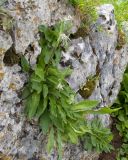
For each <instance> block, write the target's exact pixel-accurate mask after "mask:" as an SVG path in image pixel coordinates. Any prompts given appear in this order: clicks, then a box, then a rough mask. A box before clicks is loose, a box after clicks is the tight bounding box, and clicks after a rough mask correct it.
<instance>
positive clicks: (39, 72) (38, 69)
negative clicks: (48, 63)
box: [35, 66, 44, 80]
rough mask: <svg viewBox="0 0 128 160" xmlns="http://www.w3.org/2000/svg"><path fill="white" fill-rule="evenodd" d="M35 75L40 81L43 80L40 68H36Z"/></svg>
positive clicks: (42, 72)
mask: <svg viewBox="0 0 128 160" xmlns="http://www.w3.org/2000/svg"><path fill="white" fill-rule="evenodd" d="M35 74H36V75H37V76H39V77H40V79H41V80H44V70H43V68H42V67H39V66H38V67H36V69H35Z"/></svg>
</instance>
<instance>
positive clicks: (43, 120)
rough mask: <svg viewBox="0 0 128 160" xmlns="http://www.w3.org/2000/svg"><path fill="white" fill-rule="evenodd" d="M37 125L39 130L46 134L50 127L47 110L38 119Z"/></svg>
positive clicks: (50, 122)
mask: <svg viewBox="0 0 128 160" xmlns="http://www.w3.org/2000/svg"><path fill="white" fill-rule="evenodd" d="M39 125H40V128H41V129H42V132H43V133H44V134H47V132H48V131H49V128H50V127H51V126H52V121H51V119H50V116H49V112H48V110H45V112H44V113H43V114H42V115H41V117H40V119H39Z"/></svg>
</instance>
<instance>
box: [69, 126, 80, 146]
mask: <svg viewBox="0 0 128 160" xmlns="http://www.w3.org/2000/svg"><path fill="white" fill-rule="evenodd" d="M68 136H69V138H70V140H71V142H72V143H74V144H77V143H78V136H77V134H76V133H75V132H74V131H73V129H70V130H69V132H68Z"/></svg>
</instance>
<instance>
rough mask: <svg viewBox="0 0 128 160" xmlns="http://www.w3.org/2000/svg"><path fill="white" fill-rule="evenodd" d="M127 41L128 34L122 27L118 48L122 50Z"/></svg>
mask: <svg viewBox="0 0 128 160" xmlns="http://www.w3.org/2000/svg"><path fill="white" fill-rule="evenodd" d="M126 43H127V40H126V35H125V33H124V32H123V31H122V30H121V29H119V30H118V39H117V46H116V49H117V50H120V49H121V48H122V47H123V46H124V45H125V44H126Z"/></svg>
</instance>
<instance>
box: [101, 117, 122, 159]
mask: <svg viewBox="0 0 128 160" xmlns="http://www.w3.org/2000/svg"><path fill="white" fill-rule="evenodd" d="M112 121H113V122H112V126H111V131H112V133H113V135H114V137H113V141H112V146H113V148H114V150H113V151H112V152H110V153H105V152H103V153H101V154H100V156H99V159H98V160H116V156H117V149H118V148H120V147H121V145H122V138H121V136H120V135H119V132H118V130H117V129H116V121H117V120H116V119H115V118H112Z"/></svg>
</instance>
